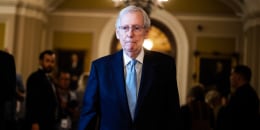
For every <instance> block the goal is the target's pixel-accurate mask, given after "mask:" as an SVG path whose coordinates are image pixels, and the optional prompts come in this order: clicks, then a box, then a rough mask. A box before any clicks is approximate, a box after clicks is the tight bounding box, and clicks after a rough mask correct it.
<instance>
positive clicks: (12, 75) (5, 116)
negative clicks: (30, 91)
mask: <svg viewBox="0 0 260 130" xmlns="http://www.w3.org/2000/svg"><path fill="white" fill-rule="evenodd" d="M0 60H1V64H0V74H1V76H0V82H1V84H2V88H1V91H2V93H1V94H0V100H1V102H0V130H11V129H15V126H16V124H15V120H16V119H15V117H16V115H15V114H16V112H15V111H16V68H15V61H14V57H13V55H11V54H9V53H7V52H5V51H0Z"/></svg>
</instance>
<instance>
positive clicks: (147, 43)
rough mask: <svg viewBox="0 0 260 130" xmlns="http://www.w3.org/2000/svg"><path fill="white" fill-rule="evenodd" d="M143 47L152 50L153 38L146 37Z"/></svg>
mask: <svg viewBox="0 0 260 130" xmlns="http://www.w3.org/2000/svg"><path fill="white" fill-rule="evenodd" d="M143 47H144V48H145V49H147V50H152V48H153V41H152V40H151V39H145V40H144V44H143Z"/></svg>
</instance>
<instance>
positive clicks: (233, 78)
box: [230, 71, 240, 88]
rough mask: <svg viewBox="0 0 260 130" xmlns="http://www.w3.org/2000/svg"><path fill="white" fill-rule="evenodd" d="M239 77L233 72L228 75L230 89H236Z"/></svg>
mask: <svg viewBox="0 0 260 130" xmlns="http://www.w3.org/2000/svg"><path fill="white" fill-rule="evenodd" d="M239 78H240V76H239V74H237V73H235V72H233V71H232V72H231V75H230V85H231V87H232V88H236V87H237V86H238V80H239Z"/></svg>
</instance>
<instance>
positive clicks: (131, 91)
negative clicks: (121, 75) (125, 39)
mask: <svg viewBox="0 0 260 130" xmlns="http://www.w3.org/2000/svg"><path fill="white" fill-rule="evenodd" d="M136 62H137V61H136V60H131V61H130V62H129V63H128V65H127V76H126V90H127V91H126V92H127V98H128V105H129V109H130V112H131V116H132V119H134V113H135V105H136V97H137V94H136V88H137V78H136V71H135V64H136Z"/></svg>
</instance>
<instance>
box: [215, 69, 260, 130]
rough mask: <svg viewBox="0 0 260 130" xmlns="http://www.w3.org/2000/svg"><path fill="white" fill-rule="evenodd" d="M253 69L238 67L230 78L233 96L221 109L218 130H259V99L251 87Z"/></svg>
mask: <svg viewBox="0 0 260 130" xmlns="http://www.w3.org/2000/svg"><path fill="white" fill-rule="evenodd" d="M250 80H251V69H250V68H249V67H248V66H245V65H237V66H236V67H234V68H233V70H232V73H231V76H230V84H231V87H232V90H233V92H232V94H231V97H230V99H229V102H228V104H227V106H226V107H223V108H222V109H220V112H219V115H218V119H217V128H216V130H259V129H260V125H259V123H260V119H259V118H260V116H259V97H258V95H257V93H256V91H255V90H254V88H253V87H252V86H251V85H250Z"/></svg>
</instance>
